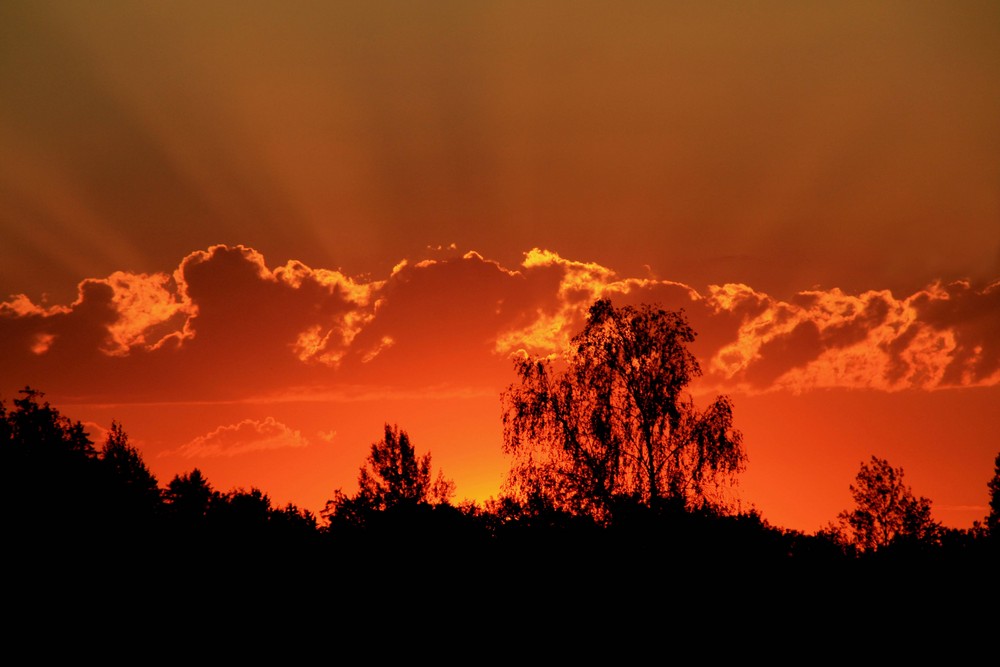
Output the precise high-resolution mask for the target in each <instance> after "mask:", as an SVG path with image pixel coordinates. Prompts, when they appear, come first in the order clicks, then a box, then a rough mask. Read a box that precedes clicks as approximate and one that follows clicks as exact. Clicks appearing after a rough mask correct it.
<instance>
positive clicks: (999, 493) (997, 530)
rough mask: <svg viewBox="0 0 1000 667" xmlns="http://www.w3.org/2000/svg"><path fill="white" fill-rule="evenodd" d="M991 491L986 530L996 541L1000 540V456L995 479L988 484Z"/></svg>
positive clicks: (997, 460)
mask: <svg viewBox="0 0 1000 667" xmlns="http://www.w3.org/2000/svg"><path fill="white" fill-rule="evenodd" d="M986 488H987V489H989V491H990V513H989V515H988V516H987V517H986V529H987V530H988V531H989V534H990V536H991V537H993V538H994V539H998V540H1000V454H997V457H996V459H995V460H994V462H993V479H991V480H990V481H989V482H988V483H987V484H986Z"/></svg>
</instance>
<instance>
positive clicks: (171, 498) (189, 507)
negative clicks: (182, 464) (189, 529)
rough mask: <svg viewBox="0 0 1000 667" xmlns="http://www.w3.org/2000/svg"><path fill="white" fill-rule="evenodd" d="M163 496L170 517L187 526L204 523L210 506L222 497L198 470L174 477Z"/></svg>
mask: <svg viewBox="0 0 1000 667" xmlns="http://www.w3.org/2000/svg"><path fill="white" fill-rule="evenodd" d="M163 495H164V499H165V500H166V502H167V507H168V509H169V511H170V514H171V516H173V517H174V518H175V519H176V520H177V521H179V522H181V523H187V524H200V523H202V522H204V521H205V519H207V517H208V513H209V511H210V510H211V508H212V506H213V505H214V504H216V503H218V502H219V501H220V500H221V497H222V495H221V494H220V493H219V492H218V491H216V490H215V489H213V488H212V485H211V484H209V483H208V480H207V479H205V477H204V475H202V473H201V470H199V469H198V468H195V469H194V470H192V471H191V472H190V473H187V474H184V475H174V478H173V479H172V480H170V483H169V484H167V489H166V491H165V492H164V494H163Z"/></svg>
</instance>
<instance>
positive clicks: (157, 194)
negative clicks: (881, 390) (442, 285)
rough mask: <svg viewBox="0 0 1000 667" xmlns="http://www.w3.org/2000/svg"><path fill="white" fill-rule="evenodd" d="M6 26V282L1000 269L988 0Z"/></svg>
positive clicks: (163, 10)
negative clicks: (582, 263) (202, 251)
mask: <svg viewBox="0 0 1000 667" xmlns="http://www.w3.org/2000/svg"><path fill="white" fill-rule="evenodd" d="M0 49H2V51H0V155H2V156H3V157H2V160H0V216H2V217H0V265H2V266H3V271H2V274H0V294H3V295H6V294H8V293H16V292H27V293H29V294H32V295H38V294H39V293H40V292H41V291H49V292H52V293H55V294H62V293H65V292H66V291H67V290H69V293H72V289H73V287H72V286H73V285H75V282H76V281H77V280H79V279H82V278H84V277H88V276H95V275H107V274H109V273H110V272H111V271H114V270H125V269H128V270H134V271H153V270H165V269H166V268H168V267H170V266H172V265H175V264H176V262H177V261H179V259H180V258H182V257H184V256H185V255H186V254H187V253H188V252H190V251H191V250H192V249H196V248H205V247H207V246H208V245H210V244H213V243H246V244H249V245H251V246H253V247H255V248H257V249H258V250H260V251H262V252H264V253H266V255H267V256H268V257H273V258H274V259H275V260H281V261H284V260H286V259H289V258H296V259H301V260H303V261H306V262H307V263H310V264H313V265H322V266H332V267H341V268H343V269H344V270H345V271H346V272H348V273H350V274H360V273H365V272H378V271H382V270H386V269H388V268H391V266H393V265H394V264H395V262H397V261H398V260H399V258H401V257H413V256H415V255H416V254H419V253H420V252H421V251H422V249H423V248H424V247H425V246H426V245H437V244H445V245H447V244H449V243H453V242H454V243H457V244H458V245H459V246H460V247H471V248H475V249H477V250H479V251H480V252H484V253H488V254H490V255H491V256H494V257H496V258H498V259H501V260H506V261H510V262H516V261H519V259H520V256H521V253H522V252H524V251H526V250H528V249H530V248H532V247H534V246H540V247H546V248H550V249H552V250H554V251H556V252H559V253H560V254H562V255H563V256H567V257H578V258H582V259H586V260H588V261H598V262H601V263H603V264H605V265H607V266H611V267H613V268H616V269H618V270H621V271H638V270H639V269H641V268H642V267H643V265H648V266H649V267H650V269H651V270H652V271H653V272H654V273H655V274H656V275H659V276H664V277H669V278H672V279H677V280H684V281H686V282H689V283H691V284H693V285H695V286H697V287H703V286H705V285H707V284H709V283H714V282H728V281H740V282H745V283H748V284H753V285H754V286H756V287H758V288H761V289H767V290H771V291H779V292H789V291H794V290H797V289H801V288H807V287H811V286H814V285H819V286H822V287H827V288H829V287H841V288H843V289H847V290H851V291H854V290H858V289H867V288H879V289H882V288H891V289H914V288H918V287H923V286H924V285H925V284H927V283H929V282H930V281H932V280H935V279H938V278H945V279H950V278H958V277H969V278H973V279H977V278H978V279H983V278H993V277H995V276H996V275H997V274H998V273H1000V5H998V4H997V3H995V2H956V3H942V2H909V1H908V2H867V1H866V2H837V3H805V2H755V3H730V2H723V3H714V2H620V3H613V4H612V5H609V4H608V3H604V2H585V1H578V0H574V1H573V2H568V1H567V2H544V3H539V2H474V3H470V2H464V1H456V2H440V1H438V2H432V3H412V2H402V1H400V2H355V3H331V2H282V3H276V2H251V1H242V2H201V1H199V2H171V3H134V2H128V1H122V2H116V1H112V0H109V1H105V2H99V3H69V2H40V1H36V0H33V1H31V2H20V1H10V2H5V3H3V6H2V7H0Z"/></svg>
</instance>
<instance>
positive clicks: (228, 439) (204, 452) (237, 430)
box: [177, 417, 309, 458]
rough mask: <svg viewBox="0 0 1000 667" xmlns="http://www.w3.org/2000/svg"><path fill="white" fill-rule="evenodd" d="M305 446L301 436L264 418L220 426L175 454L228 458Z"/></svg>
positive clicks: (283, 425)
mask: <svg viewBox="0 0 1000 667" xmlns="http://www.w3.org/2000/svg"><path fill="white" fill-rule="evenodd" d="M308 444H309V443H308V441H307V440H306V439H305V438H304V437H303V436H302V433H300V432H299V431H296V430H293V429H291V428H289V427H288V426H286V425H285V424H282V423H281V422H279V421H276V420H275V419H274V417H268V418H267V419H264V420H263V421H258V420H255V419H244V420H243V421H241V422H239V423H238V424H230V425H228V426H220V427H219V428H217V429H215V430H214V431H212V432H211V433H208V434H206V435H201V436H198V437H197V438H195V439H194V440H192V441H191V442H189V443H187V444H185V445H182V446H181V448H180V449H179V450H178V452H177V453H178V454H180V455H181V456H183V457H185V458H215V457H230V456H239V455H241V454H247V453H249V452H256V451H263V450H268V449H283V448H285V447H306V446H307V445H308Z"/></svg>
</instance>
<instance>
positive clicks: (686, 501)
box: [502, 299, 746, 519]
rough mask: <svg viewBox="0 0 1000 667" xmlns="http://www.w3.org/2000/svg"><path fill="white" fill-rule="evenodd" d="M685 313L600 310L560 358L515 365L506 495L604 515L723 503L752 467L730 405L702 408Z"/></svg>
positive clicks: (507, 395)
mask: <svg viewBox="0 0 1000 667" xmlns="http://www.w3.org/2000/svg"><path fill="white" fill-rule="evenodd" d="M694 337H695V333H694V331H693V329H692V328H691V326H690V325H689V324H688V322H687V319H686V317H685V315H684V312H683V311H678V312H673V311H666V310H662V309H660V308H657V307H654V306H651V305H644V306H642V307H640V308H632V307H629V306H625V307H622V308H615V307H614V306H612V304H611V302H610V301H609V300H607V299H602V300H599V301H597V302H596V303H594V305H593V306H592V307H591V308H590V313H589V317H588V320H587V324H586V326H585V327H584V329H583V331H582V332H580V333H579V334H577V335H576V336H575V337H574V338H573V339H572V348H571V350H570V351H569V352H568V353H567V354H566V355H565V356H564V358H563V359H562V360H552V359H548V358H545V359H536V358H531V357H525V358H523V359H520V360H518V361H516V362H515V368H516V371H517V375H518V378H519V382H518V383H516V384H512V385H511V386H510V387H509V388H508V389H507V391H506V392H504V394H503V396H502V402H503V410H504V412H503V424H504V449H505V451H506V452H507V453H508V454H509V455H511V456H512V457H513V464H512V468H511V472H510V475H509V477H508V488H510V489H511V490H512V491H513V492H514V493H515V494H516V495H520V496H533V497H536V498H537V497H538V496H539V495H540V496H542V497H545V498H547V499H548V500H549V502H551V503H552V504H553V505H554V506H556V507H558V508H564V509H568V510H570V511H573V512H576V513H582V514H589V515H592V516H594V517H595V518H598V519H606V518H608V516H609V511H610V508H611V507H613V506H614V504H615V503H616V502H618V501H620V500H623V499H629V500H631V501H638V502H640V503H642V504H645V505H649V506H654V505H657V504H659V503H660V502H661V501H664V500H667V499H670V500H673V501H676V502H678V503H681V504H683V505H684V506H685V507H694V506H705V505H713V506H718V504H719V502H720V501H721V495H720V494H719V493H718V492H719V491H720V490H721V489H722V488H724V487H725V486H726V485H727V484H729V483H732V482H734V481H735V476H736V474H737V473H739V472H741V471H742V470H743V469H744V468H745V465H746V452H745V450H744V448H743V440H742V435H741V434H740V432H739V431H737V430H735V429H734V428H733V412H732V404H731V403H730V401H729V399H728V397H726V396H719V397H717V398H716V399H715V400H714V402H712V403H711V404H710V405H709V406H708V407H707V408H705V409H704V410H699V409H698V408H696V407H695V405H694V402H693V399H692V398H691V395H690V393H689V392H688V390H687V388H688V385H689V384H690V383H691V381H692V380H693V379H695V378H696V377H698V376H699V375H700V374H701V369H700V366H699V364H698V361H697V359H695V357H694V355H693V354H692V353H691V352H690V350H689V349H688V345H689V344H690V343H691V342H693V341H694Z"/></svg>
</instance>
